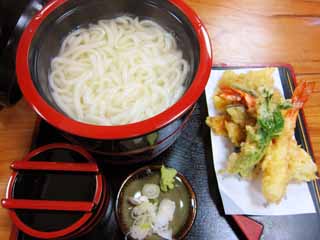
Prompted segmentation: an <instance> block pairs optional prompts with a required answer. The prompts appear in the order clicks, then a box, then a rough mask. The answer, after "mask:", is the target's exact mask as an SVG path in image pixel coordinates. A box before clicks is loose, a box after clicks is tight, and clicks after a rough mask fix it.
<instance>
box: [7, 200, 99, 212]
mask: <svg viewBox="0 0 320 240" xmlns="http://www.w3.org/2000/svg"><path fill="white" fill-rule="evenodd" d="M1 204H2V206H3V207H4V208H7V209H25V210H51V211H71V212H92V210H93V209H94V207H95V204H94V203H92V202H84V201H47V200H26V199H2V200H1Z"/></svg>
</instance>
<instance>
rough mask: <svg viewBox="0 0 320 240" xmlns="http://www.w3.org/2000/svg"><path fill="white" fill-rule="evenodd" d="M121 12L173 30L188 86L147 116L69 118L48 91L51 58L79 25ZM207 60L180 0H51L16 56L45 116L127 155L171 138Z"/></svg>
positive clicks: (204, 41)
mask: <svg viewBox="0 0 320 240" xmlns="http://www.w3.org/2000/svg"><path fill="white" fill-rule="evenodd" d="M119 14H131V15H135V16H139V17H147V18H152V19H153V20H155V21H157V22H159V23H160V24H161V25H162V26H164V27H165V28H167V29H169V30H170V31H173V32H174V34H175V36H176V39H177V42H178V44H179V47H180V48H181V49H182V51H183V54H184V58H186V59H187V60H188V62H189V63H190V65H191V71H190V72H189V74H188V76H187V79H186V82H185V84H186V85H187V86H188V88H187V90H186V92H185V94H184V95H183V96H182V97H181V98H180V100H178V102H177V103H175V104H174V105H173V106H171V107H170V108H168V109H167V110H165V111H164V112H162V113H160V114H158V115H156V116H154V117H152V118H149V119H147V120H145V121H141V122H137V123H133V124H128V125H121V126H96V125H91V124H86V123H82V122H78V121H76V120H73V119H71V118H70V117H68V116H67V115H66V114H64V113H63V111H62V110H61V109H60V108H59V107H58V106H57V105H56V103H55V102H54V100H53V98H52V96H51V90H50V87H49V84H48V73H49V71H50V62H51V59H52V58H53V57H54V56H56V55H57V53H58V51H59V48H60V46H61V43H62V40H63V38H64V37H65V36H66V35H67V34H68V33H70V32H71V31H72V30H74V29H76V28H77V27H78V26H83V25H87V24H89V23H92V22H96V21H97V20H99V19H106V18H112V17H114V16H118V15H119ZM211 66H212V52H211V45H210V38H209V35H208V33H207V31H206V29H205V27H204V25H203V23H202V22H201V20H200V19H199V17H198V16H197V15H196V13H195V12H194V11H193V10H192V9H191V8H190V7H188V6H187V5H186V4H185V3H184V2H183V1H182V0H169V1H163V0H116V1H113V0H112V1H102V0H91V1H87V0H54V1H51V2H50V3H49V4H48V5H47V6H46V7H45V8H44V9H43V10H42V11H40V12H39V13H38V14H36V16H35V17H34V18H33V19H32V20H31V22H30V23H29V25H28V26H27V27H26V29H25V31H24V33H23V35H22V37H21V40H20V42H19V46H18V51H17V58H16V71H17V77H18V82H19V86H20V88H21V90H22V92H23V95H24V96H25V98H26V99H27V101H28V102H29V103H30V104H31V105H32V107H33V108H34V110H35V111H36V112H37V113H38V114H39V115H40V116H41V117H42V118H43V119H44V120H46V121H47V122H48V123H50V124H51V125H53V126H55V127H56V128H58V129H60V130H61V131H62V132H64V133H65V135H68V136H69V138H68V139H69V140H70V141H72V142H77V143H78V144H81V145H82V146H84V147H86V148H87V149H88V150H90V151H93V152H96V153H101V154H106V155H109V156H117V157H119V156H121V157H124V156H125V157H127V156H131V158H137V157H135V156H137V155H140V157H141V154H142V155H143V154H144V153H145V152H149V153H148V154H149V155H150V156H152V157H154V156H156V155H158V154H159V153H160V152H162V151H163V150H164V149H166V148H167V147H169V146H170V145H171V144H172V143H173V142H174V140H175V139H176V137H177V136H178V135H179V133H180V132H181V129H182V125H183V124H184V123H185V122H186V120H187V119H188V117H189V116H190V112H191V111H192V108H193V106H194V105H195V103H196V101H197V100H198V98H199V97H200V95H201V94H202V93H203V91H204V88H205V85H206V83H207V81H208V78H209V74H210V70H211ZM150 135H151V137H150ZM149 139H153V140H154V141H149ZM139 140H141V141H139ZM110 146H112V147H110ZM150 152H152V153H151V154H150Z"/></svg>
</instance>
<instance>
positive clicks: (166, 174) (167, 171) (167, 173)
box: [160, 165, 177, 192]
mask: <svg viewBox="0 0 320 240" xmlns="http://www.w3.org/2000/svg"><path fill="white" fill-rule="evenodd" d="M160 172H161V179H160V189H161V191H162V192H167V191H169V190H172V189H174V180H175V179H174V178H175V176H176V175H177V171H176V170H175V169H174V168H166V167H165V166H163V165H162V167H161V170H160Z"/></svg>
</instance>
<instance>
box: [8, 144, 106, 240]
mask: <svg viewBox="0 0 320 240" xmlns="http://www.w3.org/2000/svg"><path fill="white" fill-rule="evenodd" d="M54 149H66V150H69V151H74V152H77V153H79V154H80V155H82V156H83V157H84V158H85V159H86V160H88V162H92V163H95V160H94V158H93V156H92V155H91V154H90V153H89V152H87V151H86V150H85V149H83V148H82V147H80V146H76V145H72V144H68V143H52V144H48V145H44V146H41V147H39V148H36V149H34V150H32V151H31V152H29V153H28V154H26V155H25V156H24V157H23V158H22V160H21V161H30V159H32V158H33V157H35V156H37V155H38V154H40V153H43V152H46V151H49V150H54ZM18 174H19V172H18V171H14V172H13V173H12V174H11V176H10V178H9V181H8V185H7V190H6V194H5V195H6V198H7V199H12V194H13V191H14V185H15V182H16V178H17V176H18ZM95 179H96V187H95V194H94V196H93V201H92V202H93V203H95V204H96V205H98V204H99V203H100V201H101V199H102V198H103V194H104V192H103V191H104V187H103V185H107V183H106V181H105V183H103V182H104V179H103V176H102V175H101V174H100V173H99V174H98V175H96V177H95ZM107 194H108V193H107ZM108 201H109V198H108ZM108 204H109V202H108ZM93 215H94V213H93V212H87V213H84V214H83V215H82V216H81V217H80V218H79V219H78V220H76V221H75V222H74V223H72V224H71V225H69V226H67V227H66V228H63V229H60V230H55V231H50V232H46V231H41V230H37V229H34V228H32V227H30V226H28V225H27V224H26V223H24V222H23V221H22V220H21V219H20V217H19V216H18V215H17V213H16V211H15V210H14V209H9V216H10V218H11V219H12V221H13V223H14V224H15V225H16V226H17V228H18V229H20V230H21V231H23V232H25V233H27V234H29V235H30V236H33V237H37V238H43V239H53V238H60V237H64V236H66V235H68V234H71V233H74V232H76V231H78V230H79V229H80V228H81V227H83V226H85V224H87V222H88V221H89V220H90V219H91V217H92V216H93Z"/></svg>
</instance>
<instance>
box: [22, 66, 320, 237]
mask: <svg viewBox="0 0 320 240" xmlns="http://www.w3.org/2000/svg"><path fill="white" fill-rule="evenodd" d="M280 74H281V78H282V79H283V82H285V81H287V78H288V77H290V74H288V71H287V70H286V69H280ZM284 87H285V88H286V87H287V86H284ZM206 116H207V109H206V103H205V96H204V95H203V96H202V97H201V99H200V100H199V101H198V104H197V107H196V110H195V111H194V113H193V115H192V117H191V119H190V121H189V122H188V124H187V126H186V128H185V129H184V130H183V133H182V134H181V136H180V137H179V138H178V140H177V141H176V143H175V144H173V145H172V146H171V147H170V148H169V149H168V150H167V151H166V152H164V153H163V154H161V155H160V156H159V157H157V158H156V159H155V162H154V164H159V163H161V162H163V163H165V164H166V165H169V166H171V167H174V168H176V169H177V170H178V171H179V172H181V173H182V174H183V175H185V176H186V177H187V178H188V180H189V181H190V183H191V184H192V186H193V188H194V190H195V192H196V195H197V200H198V212H197V217H196V221H195V224H194V225H193V228H192V230H191V232H190V233H189V234H188V236H187V238H186V239H190V240H205V239H208V240H213V239H223V240H224V239H227V240H229V239H230V240H232V239H243V236H242V235H241V233H240V232H239V229H238V227H237V226H236V225H235V224H234V222H233V221H232V218H231V217H230V216H225V215H224V212H223V207H222V203H221V199H220V194H219V190H218V187H217V183H216V177H215V175H214V168H213V160H212V153H211V142H210V130H209V129H208V128H207V127H206V126H205V124H204V121H205V118H206ZM38 130H39V131H38V133H36V134H35V138H34V141H33V146H32V148H35V147H37V146H40V145H44V144H47V143H52V142H61V141H65V140H64V139H63V137H61V136H60V135H59V134H58V133H57V132H56V131H55V130H54V129H53V128H52V127H51V126H49V125H48V124H46V123H45V122H44V121H42V122H41V123H40V124H39V127H38ZM300 135H301V133H299V131H297V137H298V138H299V137H301V136H300ZM99 164H100V166H101V167H102V168H103V172H104V173H105V174H106V176H107V179H108V181H109V183H111V185H112V190H113V194H114V196H115V195H116V194H117V191H118V189H119V187H120V184H121V182H122V181H123V180H124V179H125V177H126V176H127V175H128V174H129V173H131V172H132V171H134V170H135V169H137V168H138V167H141V166H142V165H141V164H140V165H134V166H112V165H107V164H105V163H103V160H102V159H100V163H99ZM297 204H303V203H297ZM253 218H254V219H255V220H257V221H259V222H261V223H263V225H264V233H263V237H262V239H266V240H269V239H270V240H274V239H281V240H282V239H290V240H295V239H296V240H300V239H308V240H316V239H319V236H320V217H319V215H318V214H305V215H295V216H273V217H267V216H261V217H253ZM18 239H19V240H31V239H32V238H30V237H27V236H25V235H24V234H22V233H19V236H18ZM89 239H94V240H102V239H103V240H106V239H123V236H122V235H121V233H120V232H119V229H118V227H117V224H116V221H115V217H114V214H113V215H112V217H111V220H110V221H103V222H102V223H101V224H100V225H98V226H97V227H96V228H95V229H94V230H93V231H92V232H91V233H89V234H88V235H86V236H83V237H81V238H78V239H77V240H89Z"/></svg>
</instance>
